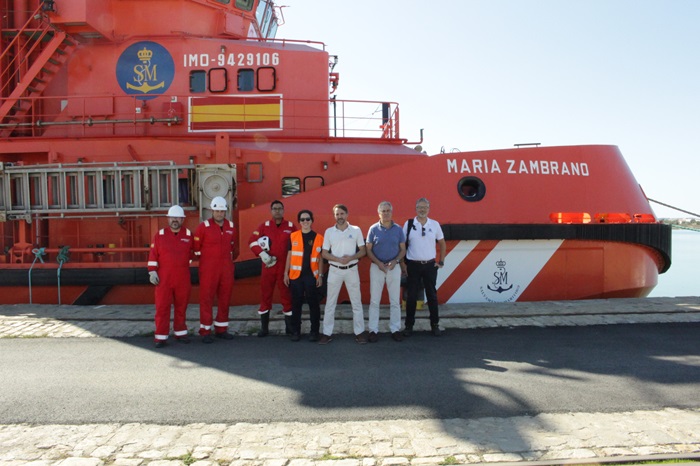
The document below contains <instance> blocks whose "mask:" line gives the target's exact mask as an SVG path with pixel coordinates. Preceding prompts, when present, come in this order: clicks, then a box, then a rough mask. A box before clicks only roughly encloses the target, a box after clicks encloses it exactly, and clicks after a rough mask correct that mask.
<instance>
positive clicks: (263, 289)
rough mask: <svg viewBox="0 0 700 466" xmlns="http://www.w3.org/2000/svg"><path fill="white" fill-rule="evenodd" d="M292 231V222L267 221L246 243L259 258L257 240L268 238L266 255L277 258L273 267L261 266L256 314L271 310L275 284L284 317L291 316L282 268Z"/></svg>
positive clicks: (293, 226) (259, 250)
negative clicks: (258, 302)
mask: <svg viewBox="0 0 700 466" xmlns="http://www.w3.org/2000/svg"><path fill="white" fill-rule="evenodd" d="M294 231H297V227H296V225H294V224H293V223H292V222H289V221H287V220H284V219H282V222H281V223H280V224H279V225H277V224H276V223H275V222H274V220H268V221H267V222H265V223H262V224H260V226H259V227H258V229H257V230H256V231H254V232H253V234H252V235H250V240H249V241H248V243H250V249H251V250H252V251H253V254H255V255H256V256H260V253H261V252H262V248H261V247H260V245H258V239H259V238H261V237H263V236H267V237H268V238H270V250H269V251H267V253H268V254H269V255H271V256H275V257H276V258H277V263H276V264H275V265H274V266H273V267H265V264H263V265H262V274H261V276H260V310H258V314H265V313H267V312H269V311H270V310H271V309H272V294H273V293H274V291H275V283H277V288H279V290H280V296H281V299H282V312H283V313H284V315H286V316H291V315H292V294H291V292H290V291H289V288H288V287H287V286H285V284H284V267H285V265H286V264H287V251H288V247H289V235H291V234H292V232H294Z"/></svg>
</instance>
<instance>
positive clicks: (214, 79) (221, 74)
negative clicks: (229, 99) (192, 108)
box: [209, 68, 228, 92]
mask: <svg viewBox="0 0 700 466" xmlns="http://www.w3.org/2000/svg"><path fill="white" fill-rule="evenodd" d="M227 89H228V74H227V72H226V68H212V69H210V70H209V92H226V90H227Z"/></svg>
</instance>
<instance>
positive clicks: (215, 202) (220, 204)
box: [211, 196, 228, 210]
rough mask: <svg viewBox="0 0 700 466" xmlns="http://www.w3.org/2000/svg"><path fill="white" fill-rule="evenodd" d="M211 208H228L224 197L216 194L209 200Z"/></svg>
mask: <svg viewBox="0 0 700 466" xmlns="http://www.w3.org/2000/svg"><path fill="white" fill-rule="evenodd" d="M211 210H228V204H226V199H224V198H223V197H221V196H216V197H215V198H214V199H212V200H211Z"/></svg>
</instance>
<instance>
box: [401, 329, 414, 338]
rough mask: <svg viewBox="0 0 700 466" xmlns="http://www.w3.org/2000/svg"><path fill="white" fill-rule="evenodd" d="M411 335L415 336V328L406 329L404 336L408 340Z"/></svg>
mask: <svg viewBox="0 0 700 466" xmlns="http://www.w3.org/2000/svg"><path fill="white" fill-rule="evenodd" d="M411 335H413V327H406V328H405V329H403V336H405V337H406V338H408V337H410V336H411Z"/></svg>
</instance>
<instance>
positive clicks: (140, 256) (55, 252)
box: [0, 244, 150, 269]
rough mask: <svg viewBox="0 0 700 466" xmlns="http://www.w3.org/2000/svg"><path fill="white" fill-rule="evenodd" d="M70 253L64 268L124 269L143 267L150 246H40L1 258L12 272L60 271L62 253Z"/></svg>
mask: <svg viewBox="0 0 700 466" xmlns="http://www.w3.org/2000/svg"><path fill="white" fill-rule="evenodd" d="M38 250H40V251H41V253H42V257H41V262H37V261H36V259H37V256H36V251H38ZM64 251H67V252H68V253H69V256H68V257H69V259H68V260H64V261H63V262H65V264H64V265H63V267H64V268H69V269H76V268H92V267H99V266H100V264H111V265H110V267H112V266H117V264H118V266H120V267H143V265H144V263H145V262H146V261H147V260H148V254H149V251H150V247H148V246H143V247H125V246H118V245H116V244H104V245H102V244H99V245H94V246H88V247H75V248H73V247H68V249H66V247H65V246H61V247H37V248H33V246H31V245H30V247H29V248H26V249H25V250H23V251H22V252H21V253H20V254H17V253H15V252H14V251H10V252H9V257H8V256H1V257H0V259H1V260H0V263H2V266H3V268H9V269H15V268H16V269H25V268H27V267H33V268H34V269H56V268H57V267H58V264H59V258H60V256H61V254H62V253H63V252H64Z"/></svg>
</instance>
